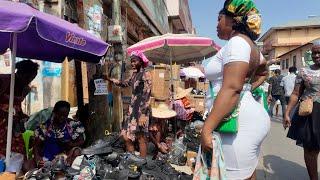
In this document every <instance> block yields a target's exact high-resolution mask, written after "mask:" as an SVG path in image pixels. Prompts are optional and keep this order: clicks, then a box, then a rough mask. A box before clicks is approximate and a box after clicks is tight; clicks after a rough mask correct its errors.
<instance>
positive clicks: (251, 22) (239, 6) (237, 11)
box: [223, 0, 262, 37]
mask: <svg viewBox="0 0 320 180" xmlns="http://www.w3.org/2000/svg"><path fill="white" fill-rule="evenodd" d="M223 12H225V13H226V14H227V15H230V16H232V17H233V18H234V20H235V21H236V22H237V23H243V24H245V25H247V26H248V29H249V30H250V31H251V32H252V33H254V34H255V35H256V36H257V37H258V36H259V35H260V34H261V21H262V20H261V15H260V14H259V10H258V9H257V8H256V5H255V4H254V2H253V1H252V0H226V2H225V3H224V8H223Z"/></svg>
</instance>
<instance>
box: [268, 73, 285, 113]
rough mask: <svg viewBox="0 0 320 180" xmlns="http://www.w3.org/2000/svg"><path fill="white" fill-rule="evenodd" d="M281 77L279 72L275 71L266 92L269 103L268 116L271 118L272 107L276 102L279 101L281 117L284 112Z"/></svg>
mask: <svg viewBox="0 0 320 180" xmlns="http://www.w3.org/2000/svg"><path fill="white" fill-rule="evenodd" d="M282 78H283V76H282V75H281V71H280V70H279V69H276V70H275V75H274V76H273V77H271V78H270V79H269V84H270V85H269V91H268V94H269V96H268V100H269V102H270V106H269V114H270V116H271V117H272V116H273V108H274V105H275V104H276V102H277V101H278V100H280V103H281V108H282V115H284V112H285V110H286V101H285V97H284V89H283V86H281V81H282Z"/></svg>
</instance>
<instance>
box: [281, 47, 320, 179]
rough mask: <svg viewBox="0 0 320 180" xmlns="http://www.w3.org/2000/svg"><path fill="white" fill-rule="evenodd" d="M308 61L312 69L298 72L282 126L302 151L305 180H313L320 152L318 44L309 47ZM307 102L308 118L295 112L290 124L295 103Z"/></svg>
mask: <svg viewBox="0 0 320 180" xmlns="http://www.w3.org/2000/svg"><path fill="white" fill-rule="evenodd" d="M312 60H313V62H314V65H311V66H310V67H306V68H302V69H300V70H299V73H298V75H297V77H296V82H295V87H294V90H293V92H292V94H291V96H290V101H289V104H288V108H287V111H286V113H285V119H284V121H283V126H284V128H287V127H290V129H289V132H288V137H289V138H291V139H293V140H296V143H297V145H298V146H302V147H303V149H304V160H305V163H306V166H307V169H308V173H309V177H310V179H311V180H317V179H318V163H317V160H318V155H319V150H320V41H317V42H314V43H313V47H312ZM307 98H312V101H313V108H312V112H311V114H309V115H307V116H300V115H299V113H298V111H297V112H295V113H294V116H293V118H292V121H291V118H290V113H291V111H293V109H294V107H295V105H296V104H297V103H298V102H299V100H300V102H301V101H303V100H306V99H307ZM312 101H311V103H312Z"/></svg>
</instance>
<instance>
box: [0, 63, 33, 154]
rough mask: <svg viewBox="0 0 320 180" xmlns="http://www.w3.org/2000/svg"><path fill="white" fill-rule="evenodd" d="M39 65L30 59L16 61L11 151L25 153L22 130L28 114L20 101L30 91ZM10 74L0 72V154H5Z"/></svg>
mask: <svg viewBox="0 0 320 180" xmlns="http://www.w3.org/2000/svg"><path fill="white" fill-rule="evenodd" d="M38 68H39V65H38V64H37V63H35V62H33V61H31V60H24V61H20V62H18V63H16V69H17V71H16V73H15V88H14V102H13V103H14V115H13V132H12V145H11V151H12V152H15V153H20V154H25V148H24V142H23V139H22V135H21V134H22V133H23V132H24V126H23V125H24V122H23V120H24V119H27V118H28V116H27V115H25V114H24V113H23V112H22V108H21V102H22V101H23V100H24V99H25V97H26V96H27V95H28V94H29V92H30V91H31V88H30V86H29V84H30V83H31V81H32V80H33V79H34V78H35V77H36V76H37V73H38ZM10 79H11V74H0V118H1V120H0V137H1V139H0V156H5V154H6V144H7V126H8V113H9V97H10Z"/></svg>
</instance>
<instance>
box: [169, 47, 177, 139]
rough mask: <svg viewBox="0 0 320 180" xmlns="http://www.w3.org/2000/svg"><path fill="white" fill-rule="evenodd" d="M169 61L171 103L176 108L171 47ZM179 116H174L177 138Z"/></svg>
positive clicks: (175, 135)
mask: <svg viewBox="0 0 320 180" xmlns="http://www.w3.org/2000/svg"><path fill="white" fill-rule="evenodd" d="M169 61H170V62H169V63H170V87H171V97H170V99H171V103H172V109H173V110H175V107H174V86H173V72H172V51H171V48H169ZM177 121H178V120H177V118H176V117H175V118H174V131H173V132H174V137H175V140H176V139H177V130H178V127H177V126H178V123H177Z"/></svg>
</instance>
